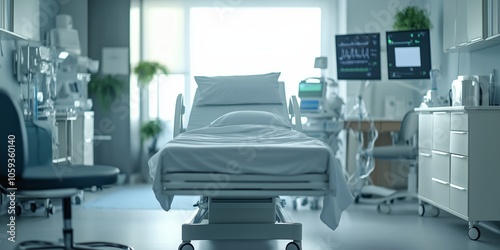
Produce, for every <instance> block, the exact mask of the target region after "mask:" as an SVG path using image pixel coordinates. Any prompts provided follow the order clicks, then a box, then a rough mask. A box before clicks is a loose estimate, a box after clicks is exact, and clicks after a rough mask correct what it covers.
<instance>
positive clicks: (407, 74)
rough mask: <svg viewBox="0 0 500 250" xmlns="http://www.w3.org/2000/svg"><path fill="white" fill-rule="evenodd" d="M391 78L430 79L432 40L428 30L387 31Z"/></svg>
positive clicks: (388, 62)
mask: <svg viewBox="0 0 500 250" xmlns="http://www.w3.org/2000/svg"><path fill="white" fill-rule="evenodd" d="M386 40H387V70H388V76H389V79H429V71H430V70H431V42H430V36H429V31H428V30H410V31H390V32H387V33H386Z"/></svg>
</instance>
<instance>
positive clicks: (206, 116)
mask: <svg viewBox="0 0 500 250" xmlns="http://www.w3.org/2000/svg"><path fill="white" fill-rule="evenodd" d="M278 88H279V93H280V98H281V99H282V102H281V104H238V105H203V106H201V105H197V101H198V100H199V99H200V93H199V91H198V89H197V90H196V93H195V96H194V101H193V106H192V108H191V114H190V115H189V121H188V124H187V128H186V130H192V129H196V128H201V127H204V126H207V125H209V124H210V123H211V122H212V121H214V120H215V119H217V118H218V117H220V116H221V115H224V114H227V113H229V112H232V111H238V110H255V111H267V112H272V113H275V114H279V115H282V116H283V117H286V118H288V110H287V105H286V103H287V102H286V94H285V84H284V83H283V82H279V83H278Z"/></svg>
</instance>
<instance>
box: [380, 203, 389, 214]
mask: <svg viewBox="0 0 500 250" xmlns="http://www.w3.org/2000/svg"><path fill="white" fill-rule="evenodd" d="M377 211H378V212H379V213H384V214H390V213H391V205H389V204H388V203H386V202H382V203H379V204H378V205H377Z"/></svg>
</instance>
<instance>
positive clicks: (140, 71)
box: [133, 61, 169, 88]
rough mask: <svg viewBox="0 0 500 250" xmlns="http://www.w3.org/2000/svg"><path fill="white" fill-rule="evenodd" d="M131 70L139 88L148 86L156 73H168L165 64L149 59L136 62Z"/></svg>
mask: <svg viewBox="0 0 500 250" xmlns="http://www.w3.org/2000/svg"><path fill="white" fill-rule="evenodd" d="M133 71H134V74H136V75H137V82H138V84H139V87H141V88H143V87H146V86H148V85H149V83H151V81H153V78H154V77H155V76H156V75H157V74H164V75H168V73H169V72H168V69H167V67H166V66H164V65H162V64H161V63H158V62H149V61H142V62H140V63H138V64H137V65H136V66H135V67H134V69H133Z"/></svg>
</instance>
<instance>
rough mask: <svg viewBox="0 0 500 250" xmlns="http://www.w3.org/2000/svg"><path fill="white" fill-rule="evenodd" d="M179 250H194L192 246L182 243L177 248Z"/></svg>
mask: <svg viewBox="0 0 500 250" xmlns="http://www.w3.org/2000/svg"><path fill="white" fill-rule="evenodd" d="M179 250H194V246H193V245H192V244H191V243H189V242H183V243H182V244H181V245H180V246H179Z"/></svg>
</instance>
